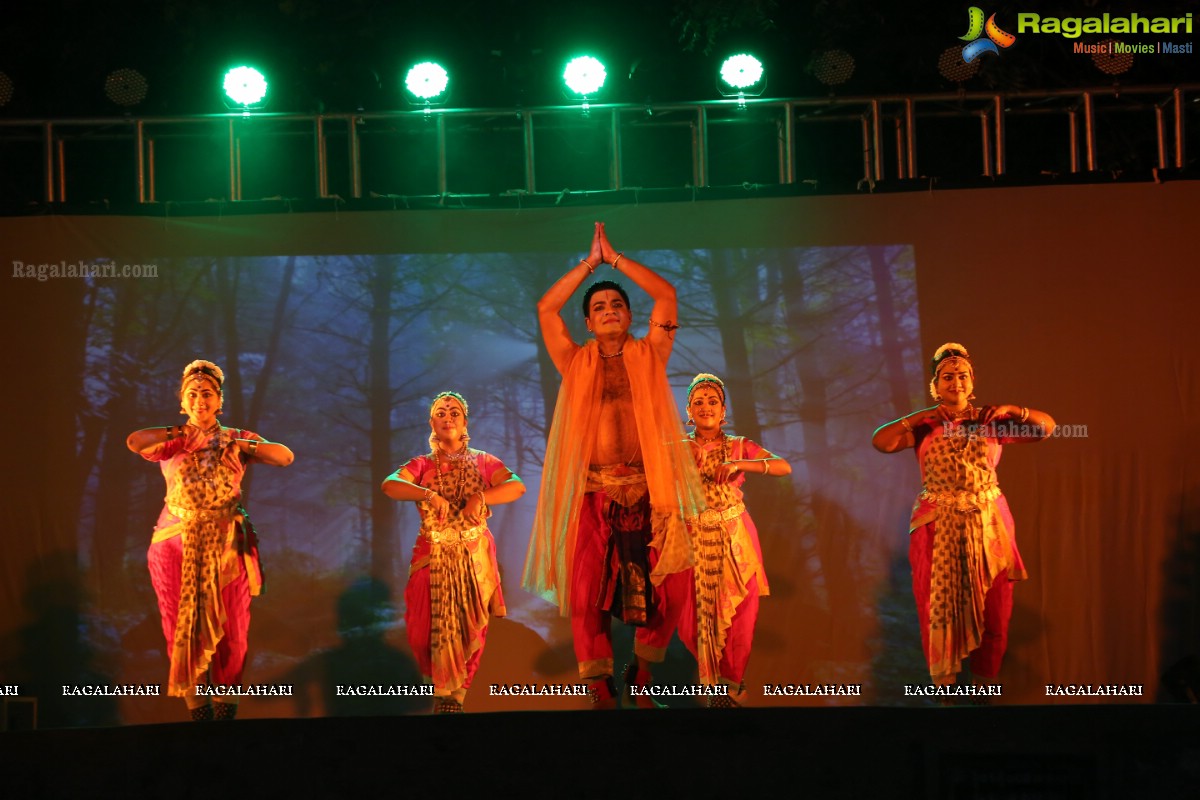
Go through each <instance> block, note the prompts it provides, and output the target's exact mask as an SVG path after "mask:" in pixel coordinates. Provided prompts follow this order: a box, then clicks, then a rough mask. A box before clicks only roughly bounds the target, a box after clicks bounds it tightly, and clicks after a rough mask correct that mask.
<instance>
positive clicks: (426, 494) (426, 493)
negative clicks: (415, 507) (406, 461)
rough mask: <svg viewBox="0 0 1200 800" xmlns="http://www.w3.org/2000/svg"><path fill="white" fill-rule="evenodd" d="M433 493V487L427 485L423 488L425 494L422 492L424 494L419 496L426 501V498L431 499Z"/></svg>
mask: <svg viewBox="0 0 1200 800" xmlns="http://www.w3.org/2000/svg"><path fill="white" fill-rule="evenodd" d="M434 494H436V492H434V491H433V489H430V488H428V487H427V488H426V489H425V494H424V496H423V497H421V500H426V501H427V500H431V499H433V496H434Z"/></svg>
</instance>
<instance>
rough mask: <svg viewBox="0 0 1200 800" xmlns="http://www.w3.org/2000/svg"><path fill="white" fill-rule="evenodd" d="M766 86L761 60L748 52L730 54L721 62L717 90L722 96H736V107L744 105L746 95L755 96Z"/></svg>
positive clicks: (743, 106)
mask: <svg viewBox="0 0 1200 800" xmlns="http://www.w3.org/2000/svg"><path fill="white" fill-rule="evenodd" d="M766 88H767V79H766V71H765V70H764V69H763V65H762V62H761V61H759V60H758V59H757V58H755V57H754V56H752V55H750V54H749V53H738V54H737V55H732V56H730V57H729V58H727V59H725V61H724V62H723V63H722V64H721V72H720V76H719V77H718V79H717V91H719V92H720V93H721V96H722V97H736V98H737V101H738V108H745V107H746V97H747V96H749V97H757V96H758V95H760V94H762V93H763V90H764V89H766Z"/></svg>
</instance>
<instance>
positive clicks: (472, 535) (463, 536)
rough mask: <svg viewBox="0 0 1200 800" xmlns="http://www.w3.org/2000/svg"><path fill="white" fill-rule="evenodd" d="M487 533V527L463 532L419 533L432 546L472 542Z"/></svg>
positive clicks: (478, 527) (477, 526)
mask: <svg viewBox="0 0 1200 800" xmlns="http://www.w3.org/2000/svg"><path fill="white" fill-rule="evenodd" d="M486 532H487V525H476V526H475V527H474V528H467V529H466V530H465V531H455V530H445V531H421V535H422V536H424V537H425V538H426V539H428V540H429V541H431V542H433V543H434V544H461V543H463V542H473V541H475V540H476V539H478V538H479V537H480V536H482V535H483V534H485V533H486Z"/></svg>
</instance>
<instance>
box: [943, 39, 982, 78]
mask: <svg viewBox="0 0 1200 800" xmlns="http://www.w3.org/2000/svg"><path fill="white" fill-rule="evenodd" d="M981 63H982V62H981V61H980V60H979V59H978V58H977V59H975V60H974V61H972V62H971V63H970V64H968V63H967V62H966V61H963V55H962V48H961V47H947V48H946V49H945V50H943V51H942V54H941V55H940V56H938V72H940V73H941V74H942V77H943V78H945V79H946V80H948V81H953V82H954V83H960V84H961V83H964V82H966V81H969V80H970V79H971V78H974V77H975V73H976V72H979V65H980V64H981Z"/></svg>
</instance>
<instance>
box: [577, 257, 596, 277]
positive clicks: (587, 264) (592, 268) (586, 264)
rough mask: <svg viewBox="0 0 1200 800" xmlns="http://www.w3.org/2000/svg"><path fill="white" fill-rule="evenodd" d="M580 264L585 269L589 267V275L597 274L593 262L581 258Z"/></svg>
mask: <svg viewBox="0 0 1200 800" xmlns="http://www.w3.org/2000/svg"><path fill="white" fill-rule="evenodd" d="M579 263H580V264H583V265H584V266H585V267H587V268H588V273H589V274H591V273H595V271H596V268H595V267H593V266H592V262H590V261H588V260H587V259H586V258H581V259H579Z"/></svg>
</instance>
